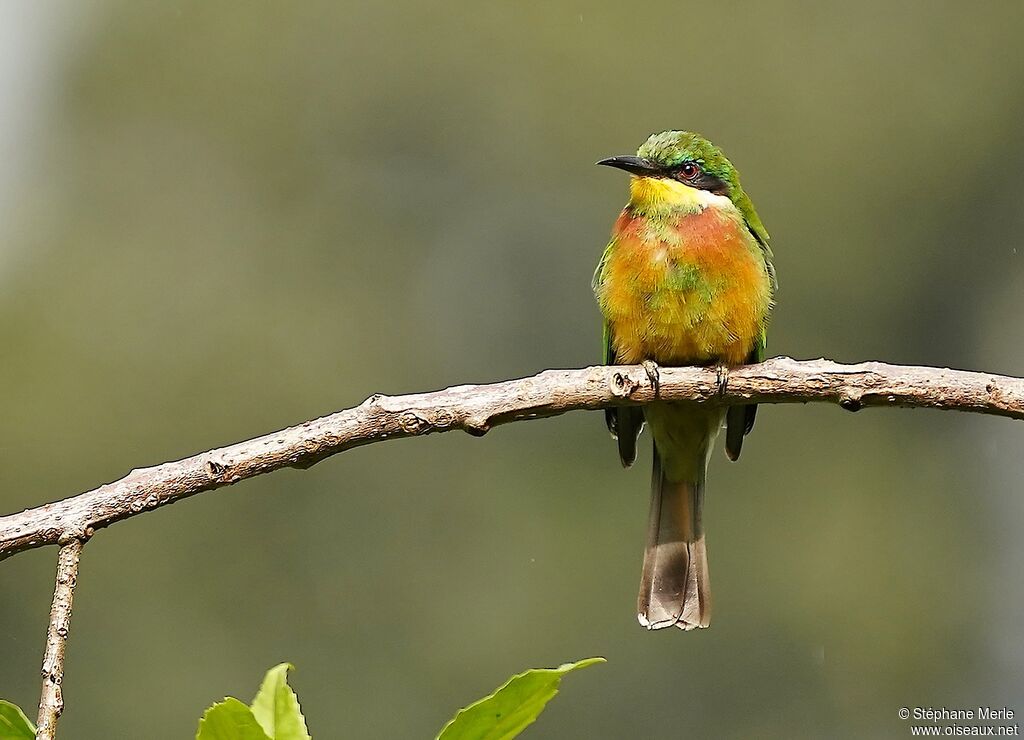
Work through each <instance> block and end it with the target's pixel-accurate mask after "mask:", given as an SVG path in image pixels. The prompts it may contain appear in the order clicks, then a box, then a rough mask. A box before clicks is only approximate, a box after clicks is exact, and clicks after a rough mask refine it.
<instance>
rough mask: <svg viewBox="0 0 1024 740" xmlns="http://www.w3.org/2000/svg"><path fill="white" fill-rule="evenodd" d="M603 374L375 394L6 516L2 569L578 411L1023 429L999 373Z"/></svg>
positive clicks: (558, 374)
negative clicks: (389, 452) (357, 456)
mask: <svg viewBox="0 0 1024 740" xmlns="http://www.w3.org/2000/svg"><path fill="white" fill-rule="evenodd" d="M651 375H652V374H650V373H649V372H648V369H647V368H645V367H644V366H639V365H637V366H621V367H614V366H613V367H607V366H597V367H589V368H584V369H580V370H546V371H544V372H542V373H538V374H537V375H534V376H532V377H528V378H520V379H518V380H507V381H504V382H501V383H491V384H488V385H462V386H454V387H451V388H446V389H445V390H440V391H434V392H432V393H417V394H411V395H406V396H381V395H373V396H370V397H369V398H368V399H366V401H364V402H363V403H362V404H360V405H359V406H356V407H354V408H351V409H346V410H344V411H339V412H337V413H335V414H331V415H329V416H324V417H321V418H319V419H314V420H312V421H307V422H305V423H303V424H300V425H298V426H294V427H289V428H288V429H283V430H281V431H279V432H274V433H273V434H268V435H265V436H262V437H257V438H255V439H251V440H249V441H247V442H240V443H238V444H233V445H230V446H228V447H222V448H219V449H215V450H210V451H209V452H203V453H201V454H198V455H194V456H192V457H188V458H185V459H184V460H179V461H177V462H168V463H164V464H163V465H157V466H155V467H151V468H141V469H137V470H133V471H132V472H131V473H129V474H128V475H127V476H125V477H124V478H121V479H120V480H118V481H115V482H113V483H108V484H106V485H103V486H100V487H99V488H95V489H93V490H91V491H87V492H86V493H81V494H79V495H77V496H72V497H70V498H66V499H64V500H62V501H56V502H54V503H50V504H45V505H43V506H39V507H36V508H34V509H28V510H26V511H23V512H21V513H18V514H11V515H8V516H5V517H0V559H3V558H6V557H9V556H11V555H13V554H14V553H17V552H21V551H23V550H28V549H31V548H34V547H41V546H43V545H51V544H55V543H58V542H65V541H68V540H69V539H72V538H73V539H78V540H86V539H88V538H89V537H90V536H92V534H93V532H94V531H95V530H97V529H99V528H101V527H106V526H107V525H109V524H113V523H114V522H117V521H120V520H122V519H127V518H128V517H131V516H135V515H136V514H141V513H142V512H144V511H149V510H151V509H156V508H158V507H160V506H164V505H166V504H170V503H174V502H175V501H178V500H180V499H183V498H186V497H188V496H192V495H195V494H197V493H201V492H203V491H210V490H213V489H216V488H221V487H223V486H227V485H231V484H232V483H237V482H238V481H240V480H245V479H246V478H252V477H255V476H257V475H262V474H264V473H269V472H272V471H274V470H279V469H281V468H285V467H298V468H307V467H309V466H311V465H313V464H315V463H317V462H319V461H320V460H323V459H324V458H326V457H329V456H331V455H334V454H337V453H339V452H343V451H345V450H348V449H351V448H353V447H359V446H361V445H366V444H371V443H373V442H380V441H383V440H386V439H396V438H400V437H415V436H419V435H423V434H431V433H433V432H446V431H450V430H453V429H461V430H463V431H466V432H468V433H470V434H473V435H475V436H480V435H482V434H484V433H485V432H487V431H488V430H489V429H491V428H492V427H494V426H497V425H499V424H505V423H507V422H512V421H519V420H524V419H535V418H540V417H546V416H555V415H557V414H561V413H564V412H566V411H572V410H575V409H600V408H604V407H607V406H618V405H629V404H640V403H647V402H650V401H653V400H655V399H660V400H665V401H691V402H695V403H718V404H742V403H750V402H758V403H806V402H808V401H824V402H831V403H838V404H839V405H840V406H842V407H843V408H844V409H847V410H848V411H856V410H858V409H860V408H862V407H865V406H905V407H927V408H937V409H954V410H959V411H973V412H977V413H982V414H992V415H995V416H1005V417H1008V418H1011V419H1024V379H1022V378H1013V377H1007V376H1004V375H992V374H989V373H975V372H966V371H962V370H947V369H943V368H932V367H914V366H901V365H886V364H883V363H879V362H867V363H861V364H859V365H840V364H838V363H835V362H830V361H828V360H812V361H806V362H798V361H796V360H792V359H790V358H787V357H778V358H774V359H771V360H768V361H767V362H763V363H760V364H757V365H749V366H745V367H741V368H735V369H733V370H730V371H728V372H725V371H722V370H720V369H716V368H700V367H680V368H659V372H658V373H657V377H655V378H652V377H651Z"/></svg>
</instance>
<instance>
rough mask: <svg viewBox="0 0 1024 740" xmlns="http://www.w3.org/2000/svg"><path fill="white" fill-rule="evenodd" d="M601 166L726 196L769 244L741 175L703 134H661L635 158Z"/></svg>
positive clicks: (615, 159)
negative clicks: (743, 185) (741, 183)
mask: <svg viewBox="0 0 1024 740" xmlns="http://www.w3.org/2000/svg"><path fill="white" fill-rule="evenodd" d="M598 164H603V165H607V166H609V167H617V168H618V169H620V170H625V171H626V172H629V173H631V174H632V175H634V176H636V177H639V178H652V179H669V180H674V181H677V182H679V183H681V184H683V185H685V186H687V187H690V188H695V189H697V190H705V191H708V192H710V193H713V194H715V195H722V196H725V197H727V198H729V200H731V201H732V202H733V204H734V205H735V206H736V208H738V209H739V210H740V212H741V213H742V214H743V217H744V218H745V219H746V221H747V224H748V225H749V226H750V230H751V231H752V232H753V233H754V235H755V236H756V237H757V238H758V240H759V241H760V242H761V243H762V244H766V243H767V241H768V232H767V231H765V228H764V225H763V224H762V223H761V219H760V218H758V216H757V211H755V210H754V204H753V203H751V202H750V198H749V197H747V194H746V193H745V192H744V191H743V187H742V186H741V185H740V173H739V172H737V171H736V168H735V167H733V166H732V162H730V161H729V160H728V158H727V157H726V156H725V154H723V153H722V150H721V149H719V148H718V147H717V146H715V145H714V144H712V143H711V142H710V141H708V140H707V139H705V138H704V137H703V136H701V135H700V134H695V133H691V132H690V131H662V132H661V133H660V134H654V135H652V136H651V137H650V138H649V139H647V141H645V142H644V143H643V145H642V146H641V147H640V148H639V149H638V150H637V152H636V156H623V157H610V158H608V159H602V160H601V161H600V162H598Z"/></svg>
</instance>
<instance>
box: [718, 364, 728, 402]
mask: <svg viewBox="0 0 1024 740" xmlns="http://www.w3.org/2000/svg"><path fill="white" fill-rule="evenodd" d="M715 382H716V384H717V385H718V396H719V398H725V391H726V388H728V386H729V367H728V366H727V365H715Z"/></svg>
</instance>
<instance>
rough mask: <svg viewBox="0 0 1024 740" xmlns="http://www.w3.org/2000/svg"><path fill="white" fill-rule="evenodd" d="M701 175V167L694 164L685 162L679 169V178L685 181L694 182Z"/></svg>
mask: <svg viewBox="0 0 1024 740" xmlns="http://www.w3.org/2000/svg"><path fill="white" fill-rule="evenodd" d="M699 174H700V167H698V166H697V165H696V164H694V163H693V162H685V163H683V164H682V165H680V167H679V176H680V177H681V178H683V179H684V180H694V179H696V177H697V176H698V175H699Z"/></svg>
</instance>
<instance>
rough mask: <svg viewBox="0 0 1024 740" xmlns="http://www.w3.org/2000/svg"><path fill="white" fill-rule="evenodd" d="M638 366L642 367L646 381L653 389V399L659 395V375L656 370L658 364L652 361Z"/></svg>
mask: <svg viewBox="0 0 1024 740" xmlns="http://www.w3.org/2000/svg"><path fill="white" fill-rule="evenodd" d="M640 364H641V365H643V368H644V372H645V373H647V379H648V380H649V381H651V387H652V388H654V397H655V398H657V397H658V396H660V395H661V374H660V372H659V370H658V363H656V362H655V361H654V360H644V361H643V362H641V363H640Z"/></svg>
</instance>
